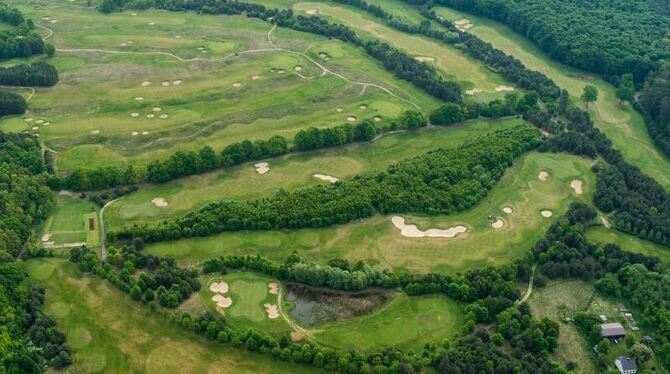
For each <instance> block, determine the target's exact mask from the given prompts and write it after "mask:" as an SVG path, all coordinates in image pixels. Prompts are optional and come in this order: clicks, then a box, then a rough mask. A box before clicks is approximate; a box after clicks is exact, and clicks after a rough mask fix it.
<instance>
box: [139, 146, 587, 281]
mask: <svg viewBox="0 0 670 374" xmlns="http://www.w3.org/2000/svg"><path fill="white" fill-rule="evenodd" d="M541 170H545V171H548V172H549V173H550V177H549V179H548V181H547V182H542V181H540V180H538V174H539V172H540V171H541ZM573 179H581V180H583V181H584V193H583V194H582V195H577V194H576V193H575V192H574V191H573V190H572V189H571V188H570V182H571V181H572V180H573ZM594 188H595V179H594V176H593V173H592V172H591V171H590V161H589V160H585V159H583V158H579V157H576V156H571V155H566V154H544V153H536V152H532V153H529V154H527V155H525V156H523V157H521V158H519V159H518V160H517V161H516V163H515V164H514V166H513V167H512V168H510V169H509V170H508V171H507V172H506V173H505V175H504V176H503V178H502V180H501V181H500V183H499V184H498V185H497V186H495V187H494V188H493V190H492V191H491V192H490V194H489V195H488V196H487V198H486V199H485V200H483V201H482V202H481V203H480V204H479V205H478V206H476V207H475V208H473V209H471V210H468V211H465V212H462V213H458V214H454V215H451V216H437V217H414V216H410V217H408V218H407V219H408V223H410V224H417V225H418V226H419V228H420V229H423V230H426V229H428V228H443V229H445V228H448V227H451V226H454V225H465V226H466V227H467V228H468V232H467V233H465V234H461V235H460V236H458V237H456V238H452V239H444V238H406V237H403V236H401V235H400V232H399V230H398V229H396V228H395V227H394V226H393V224H392V223H391V217H390V216H375V217H372V218H369V219H365V220H360V221H356V222H353V223H350V224H346V225H340V226H335V227H329V228H324V229H304V230H295V231H268V232H244V233H243V232H234V233H223V234H219V235H214V236H210V237H205V238H197V239H186V240H178V241H174V242H164V243H158V244H154V245H150V246H148V247H147V248H146V249H145V252H146V253H151V254H154V255H160V256H168V257H174V258H176V259H178V260H179V261H180V262H182V263H186V264H192V263H196V262H199V261H202V260H205V259H208V258H211V257H213V256H217V255H222V254H228V253H230V254H256V253H258V254H262V255H264V256H267V257H269V258H271V259H273V260H275V261H283V260H285V259H286V257H287V256H288V255H289V254H290V253H291V252H293V251H294V250H297V251H298V252H299V253H300V254H301V255H303V256H305V257H306V258H307V259H309V260H311V261H316V262H326V261H327V260H329V259H331V258H334V257H344V258H348V259H350V260H365V261H369V262H372V263H378V264H380V265H382V266H383V267H386V268H407V269H410V270H413V271H421V272H425V271H445V272H458V271H464V270H467V269H471V268H473V267H481V266H484V265H500V264H504V263H509V262H510V261H513V260H515V259H517V258H519V257H520V256H522V255H523V254H524V253H526V251H528V250H529V249H530V248H531V247H532V245H533V244H534V243H535V242H536V241H537V240H538V239H539V238H541V237H542V235H543V233H544V231H545V230H546V228H547V227H548V226H549V224H550V223H551V222H554V220H555V219H556V218H557V217H560V216H561V215H562V214H563V213H565V211H566V210H567V208H568V205H569V204H570V202H572V201H575V200H581V201H585V202H589V201H590V200H591V196H592V194H593V191H594ZM504 206H511V207H512V208H513V210H514V212H513V213H512V214H505V213H503V211H502V208H503V207H504ZM542 209H550V210H552V212H553V217H551V218H543V217H542V216H541V215H540V211H541V210H542ZM489 215H495V216H498V217H500V218H502V219H503V220H504V222H505V226H504V227H503V228H501V229H493V228H492V227H491V221H490V220H489V218H488V217H489Z"/></svg>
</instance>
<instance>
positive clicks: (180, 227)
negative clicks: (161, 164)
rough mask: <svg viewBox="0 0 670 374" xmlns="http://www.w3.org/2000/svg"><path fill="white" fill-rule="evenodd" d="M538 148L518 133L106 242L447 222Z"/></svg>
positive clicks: (525, 130)
mask: <svg viewBox="0 0 670 374" xmlns="http://www.w3.org/2000/svg"><path fill="white" fill-rule="evenodd" d="M539 142H540V136H539V133H538V131H537V130H536V129H534V128H532V127H530V126H527V125H518V126H515V127H513V128H509V129H503V130H497V131H494V132H492V133H490V134H487V135H484V136H481V137H478V138H475V139H472V140H470V141H467V142H465V143H463V144H461V145H460V146H458V147H454V148H450V149H437V150H435V151H431V152H428V153H426V154H423V155H420V156H416V157H413V158H409V159H406V160H403V161H401V162H399V163H397V164H395V165H392V166H389V167H388V168H386V169H385V170H381V171H376V172H369V173H365V174H361V175H358V176H356V177H355V178H353V179H352V180H348V181H344V182H338V183H334V184H332V185H328V186H324V185H318V186H311V187H305V188H301V189H298V190H297V191H295V192H290V193H286V192H282V193H278V194H277V195H275V196H272V197H270V198H266V199H261V200H256V201H248V202H237V201H221V202H216V203H211V204H209V205H207V206H205V207H203V208H201V209H199V210H196V211H193V212H191V213H189V214H187V215H186V216H184V217H182V218H179V219H175V220H170V221H166V222H164V223H163V224H160V225H156V226H147V225H143V226H133V227H124V228H122V229H121V230H119V231H118V232H110V236H109V238H110V240H115V239H120V240H128V239H132V238H135V237H139V238H142V239H143V240H144V241H145V242H156V241H163V240H174V239H177V238H182V237H193V236H206V235H211V234H214V233H218V232H221V231H236V230H269V229H278V228H290V229H295V228H304V227H324V226H329V225H334V224H342V223H346V222H349V221H351V220H354V219H358V218H363V217H369V216H371V215H373V214H374V213H375V212H379V213H383V214H387V213H392V212H393V213H404V212H414V213H427V214H449V213H453V212H457V211H462V210H464V209H467V208H470V207H472V206H474V205H475V204H477V203H478V202H479V201H480V200H481V199H482V198H483V197H484V196H486V194H487V193H488V191H489V190H490V189H491V188H492V187H493V186H494V185H495V183H496V182H497V181H498V180H499V179H500V177H501V176H502V174H503V172H504V170H505V168H507V167H508V166H510V165H511V164H512V163H513V161H514V159H515V158H516V157H518V156H519V155H521V154H522V153H524V152H526V151H528V150H531V149H533V148H535V147H536V146H537V145H538V144H539Z"/></svg>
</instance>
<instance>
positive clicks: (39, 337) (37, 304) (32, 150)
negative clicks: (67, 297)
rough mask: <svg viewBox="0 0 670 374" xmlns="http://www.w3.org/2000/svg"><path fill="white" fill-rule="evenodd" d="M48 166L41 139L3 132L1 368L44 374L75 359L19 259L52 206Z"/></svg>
mask: <svg viewBox="0 0 670 374" xmlns="http://www.w3.org/2000/svg"><path fill="white" fill-rule="evenodd" d="M44 170H45V169H44V164H43V163H42V160H41V157H40V146H39V143H38V142H37V141H36V140H34V139H33V138H31V137H29V136H24V135H17V134H4V133H0V316H2V317H1V318H0V320H2V323H1V324H0V372H7V373H41V372H42V370H43V368H44V367H45V366H51V367H53V368H56V369H60V368H63V367H66V366H68V365H69V364H70V363H71V361H72V358H71V353H70V349H69V348H68V347H67V346H66V345H65V336H64V335H63V334H62V333H61V332H59V331H58V330H57V329H56V323H55V321H54V320H53V319H52V318H51V317H49V316H47V315H45V314H44V312H43V307H44V289H41V288H39V287H36V286H34V285H33V284H32V283H31V281H30V279H29V278H28V274H27V273H26V272H25V270H24V269H23V265H22V264H21V262H18V261H15V258H16V257H17V256H18V255H19V254H20V253H21V251H23V250H24V247H26V246H27V243H26V242H27V241H28V239H29V238H30V236H31V234H32V229H33V227H34V225H35V224H37V223H38V222H39V221H41V220H43V219H45V218H46V216H47V214H48V212H49V209H50V208H51V206H52V205H53V196H52V194H51V192H50V191H49V190H48V189H47V188H45V186H44V184H45V176H44V175H43V173H44Z"/></svg>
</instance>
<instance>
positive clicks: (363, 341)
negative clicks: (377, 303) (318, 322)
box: [307, 294, 464, 352]
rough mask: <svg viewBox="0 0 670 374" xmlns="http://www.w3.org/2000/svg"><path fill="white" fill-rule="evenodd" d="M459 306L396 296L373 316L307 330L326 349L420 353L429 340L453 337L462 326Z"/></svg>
mask: <svg viewBox="0 0 670 374" xmlns="http://www.w3.org/2000/svg"><path fill="white" fill-rule="evenodd" d="M463 317H464V316H463V311H462V307H461V305H460V304H458V303H456V302H454V301H453V300H451V299H448V298H446V297H444V296H407V295H404V294H399V295H397V296H395V297H394V298H393V300H391V301H390V302H389V303H388V304H387V305H385V306H384V307H382V308H381V309H379V310H378V311H375V312H374V313H372V314H370V315H367V316H363V317H357V318H353V319H350V320H343V321H338V322H334V323H327V324H325V325H322V326H318V327H317V328H315V329H310V330H307V332H308V334H309V335H310V336H312V335H313V336H314V338H315V339H316V340H317V341H318V342H319V343H322V344H324V345H326V346H331V347H337V348H340V349H345V350H346V349H359V350H361V351H364V352H370V351H381V350H383V349H385V348H388V347H393V348H396V349H401V350H408V349H414V350H415V351H418V350H420V349H421V348H422V347H423V345H424V344H425V343H427V342H429V341H441V340H442V339H445V338H450V337H454V336H456V335H457V334H458V333H459V332H460V329H461V327H462V325H463V321H464V318H463Z"/></svg>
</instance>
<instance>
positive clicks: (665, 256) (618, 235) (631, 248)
mask: <svg viewBox="0 0 670 374" xmlns="http://www.w3.org/2000/svg"><path fill="white" fill-rule="evenodd" d="M586 238H587V239H589V240H590V241H592V242H598V243H604V244H606V243H612V244H618V245H619V246H620V247H621V248H622V249H623V250H624V251H627V252H635V253H640V254H643V255H647V256H656V257H658V258H660V259H661V260H663V262H670V247H666V246H664V245H661V244H656V243H652V242H650V241H647V240H642V239H640V238H637V237H635V236H632V235H629V234H626V233H624V232H621V231H617V230H615V229H611V228H606V227H605V226H596V227H591V228H589V229H588V230H587V231H586Z"/></svg>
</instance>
